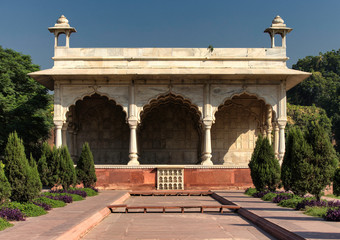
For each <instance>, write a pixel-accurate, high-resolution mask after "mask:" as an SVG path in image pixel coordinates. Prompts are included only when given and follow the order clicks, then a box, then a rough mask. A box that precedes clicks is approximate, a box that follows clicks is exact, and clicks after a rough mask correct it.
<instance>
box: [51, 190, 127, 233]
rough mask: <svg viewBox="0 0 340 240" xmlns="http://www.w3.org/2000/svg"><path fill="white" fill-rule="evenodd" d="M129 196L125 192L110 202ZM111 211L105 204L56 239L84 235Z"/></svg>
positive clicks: (115, 203)
mask: <svg viewBox="0 0 340 240" xmlns="http://www.w3.org/2000/svg"><path fill="white" fill-rule="evenodd" d="M129 197H130V194H129V193H128V192H127V193H125V194H124V195H123V196H121V197H120V198H118V199H117V200H115V201H114V202H112V203H111V205H117V204H122V203H123V202H125V201H126V200H127V199H128V198H129ZM110 213H111V211H110V209H108V208H107V207H106V206H105V207H104V208H103V209H102V210H100V211H98V212H96V213H95V214H93V215H92V216H90V217H89V218H87V219H85V220H83V221H82V222H81V223H79V224H77V225H75V226H73V227H72V228H71V229H70V230H68V231H66V232H65V233H63V234H62V235H60V236H59V237H58V238H56V239H57V240H65V239H67V240H78V239H80V238H81V237H82V236H84V235H85V234H86V233H87V232H88V231H90V230H91V229H92V228H94V227H95V226H96V225H97V224H98V223H100V222H101V221H102V220H103V219H104V218H105V217H106V216H108V215H109V214H110Z"/></svg>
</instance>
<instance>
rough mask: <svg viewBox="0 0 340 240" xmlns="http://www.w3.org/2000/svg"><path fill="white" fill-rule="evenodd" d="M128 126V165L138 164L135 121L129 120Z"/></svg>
mask: <svg viewBox="0 0 340 240" xmlns="http://www.w3.org/2000/svg"><path fill="white" fill-rule="evenodd" d="M129 126H130V147H129V158H130V161H129V162H128V165H132V166H136V165H139V161H138V149H137V121H129Z"/></svg>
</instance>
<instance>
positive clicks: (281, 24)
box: [272, 15, 286, 27]
mask: <svg viewBox="0 0 340 240" xmlns="http://www.w3.org/2000/svg"><path fill="white" fill-rule="evenodd" d="M284 23H285V21H283V19H282V18H281V17H280V16H279V15H277V16H276V17H275V18H274V19H273V21H272V27H285V26H286V24H284Z"/></svg>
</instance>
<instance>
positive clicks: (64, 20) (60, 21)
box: [54, 15, 70, 27]
mask: <svg viewBox="0 0 340 240" xmlns="http://www.w3.org/2000/svg"><path fill="white" fill-rule="evenodd" d="M60 25H63V26H68V27H69V26H70V25H69V24H68V20H67V18H66V17H65V16H64V15H61V16H60V17H59V18H58V20H57V23H56V24H55V25H54V26H55V27H58V26H60Z"/></svg>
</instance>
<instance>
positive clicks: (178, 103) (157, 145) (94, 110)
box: [67, 93, 267, 167]
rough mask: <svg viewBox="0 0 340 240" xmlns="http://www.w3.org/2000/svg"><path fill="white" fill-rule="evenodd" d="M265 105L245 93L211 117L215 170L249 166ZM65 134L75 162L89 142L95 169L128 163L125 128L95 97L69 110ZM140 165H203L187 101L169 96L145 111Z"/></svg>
mask: <svg viewBox="0 0 340 240" xmlns="http://www.w3.org/2000/svg"><path fill="white" fill-rule="evenodd" d="M266 108H267V106H266V104H265V102H264V101H263V100H261V99H258V98H257V97H256V96H251V95H249V94H246V93H243V94H241V95H238V96H233V97H232V98H230V99H227V100H226V101H225V102H224V104H222V105H220V106H219V108H218V110H217V112H216V113H215V123H214V124H213V125H212V129H211V136H212V137H211V144H212V161H213V163H214V164H215V165H220V164H223V165H227V166H228V165H229V166H231V167H232V166H239V167H243V166H247V164H248V162H249V160H250V158H251V154H252V152H253V149H254V147H255V142H256V139H257V136H258V134H259V133H263V132H265V127H266V126H265V125H266V120H265V119H266ZM67 126H68V128H67V130H68V140H67V145H68V146H69V149H70V152H71V155H72V157H73V159H74V160H75V161H76V160H77V159H78V158H79V156H80V152H81V148H82V145H83V143H84V142H86V141H87V142H89V144H90V147H91V150H92V153H93V156H94V161H95V164H96V165H111V164H112V165H126V164H127V162H128V161H129V157H128V156H129V125H128V124H127V121H126V113H125V112H124V111H123V108H122V107H121V106H120V105H117V103H116V102H115V101H114V100H110V99H108V98H107V97H106V96H100V95H98V94H93V95H91V96H87V97H85V98H83V99H82V100H78V101H77V102H76V104H75V105H72V106H71V107H70V108H69V112H68V113H67ZM137 136H138V155H139V162H140V164H151V165H159V164H160V165H161V164H166V165H195V164H199V163H200V162H201V156H202V147H203V131H202V123H201V113H200V111H199V110H198V107H197V106H195V105H194V104H192V103H191V102H190V101H189V100H187V99H185V98H183V97H182V96H178V95H175V94H172V93H169V94H166V95H162V96H160V97H158V98H157V99H153V100H151V101H150V102H149V104H146V105H145V106H144V107H143V111H142V112H141V114H140V124H139V125H138V131H137Z"/></svg>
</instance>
